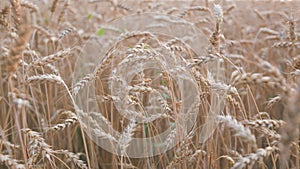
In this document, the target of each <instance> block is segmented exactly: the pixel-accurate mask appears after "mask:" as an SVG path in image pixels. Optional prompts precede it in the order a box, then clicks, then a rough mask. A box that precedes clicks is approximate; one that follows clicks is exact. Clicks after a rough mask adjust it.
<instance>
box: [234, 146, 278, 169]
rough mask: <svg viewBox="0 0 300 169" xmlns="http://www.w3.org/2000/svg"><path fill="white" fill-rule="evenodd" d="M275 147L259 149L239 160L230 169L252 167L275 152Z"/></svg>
mask: <svg viewBox="0 0 300 169" xmlns="http://www.w3.org/2000/svg"><path fill="white" fill-rule="evenodd" d="M276 150H277V148H276V147H266V148H259V149H258V150H257V151H256V152H255V153H251V154H249V155H247V156H245V157H242V158H239V159H238V160H237V161H236V162H235V164H234V165H233V166H232V167H231V169H243V168H245V167H246V166H250V167H251V166H253V165H254V164H255V163H256V162H257V161H259V160H261V159H263V158H264V157H267V156H269V155H271V153H272V152H274V151H276Z"/></svg>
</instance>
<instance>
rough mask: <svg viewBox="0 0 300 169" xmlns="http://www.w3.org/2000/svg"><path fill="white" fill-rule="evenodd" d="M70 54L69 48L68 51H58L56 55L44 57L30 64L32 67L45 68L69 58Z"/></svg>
mask: <svg viewBox="0 0 300 169" xmlns="http://www.w3.org/2000/svg"><path fill="white" fill-rule="evenodd" d="M70 52H71V49H70V48H67V49H64V50H61V51H58V52H56V53H54V54H51V55H48V56H45V57H42V58H40V59H36V60H34V61H33V62H32V63H30V67H35V66H44V65H47V64H51V63H53V62H56V61H58V60H62V59H64V58H66V57H67V56H69V55H70Z"/></svg>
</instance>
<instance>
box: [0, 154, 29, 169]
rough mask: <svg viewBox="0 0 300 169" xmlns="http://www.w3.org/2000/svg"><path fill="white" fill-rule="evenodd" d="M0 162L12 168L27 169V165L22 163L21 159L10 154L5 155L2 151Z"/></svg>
mask: <svg viewBox="0 0 300 169" xmlns="http://www.w3.org/2000/svg"><path fill="white" fill-rule="evenodd" d="M0 162H1V163H3V164H5V165H6V166H7V167H9V168H12V169H25V168H26V167H25V165H24V164H21V163H20V162H21V161H20V160H16V159H13V158H11V156H10V155H4V154H1V153H0Z"/></svg>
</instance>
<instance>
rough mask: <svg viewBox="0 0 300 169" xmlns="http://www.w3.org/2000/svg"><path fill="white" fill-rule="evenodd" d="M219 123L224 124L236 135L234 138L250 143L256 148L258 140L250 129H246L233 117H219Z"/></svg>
mask: <svg viewBox="0 0 300 169" xmlns="http://www.w3.org/2000/svg"><path fill="white" fill-rule="evenodd" d="M217 119H218V121H219V122H221V123H224V124H225V125H226V126H228V127H229V128H230V129H232V130H233V132H234V133H235V134H234V136H237V137H240V138H241V139H242V140H243V141H245V142H249V143H251V144H253V145H254V146H256V138H255V136H254V135H253V134H252V133H251V131H250V129H249V128H247V127H245V126H244V125H243V124H242V123H240V122H238V121H237V120H236V119H234V118H233V117H232V116H229V115H226V116H218V117H217Z"/></svg>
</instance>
